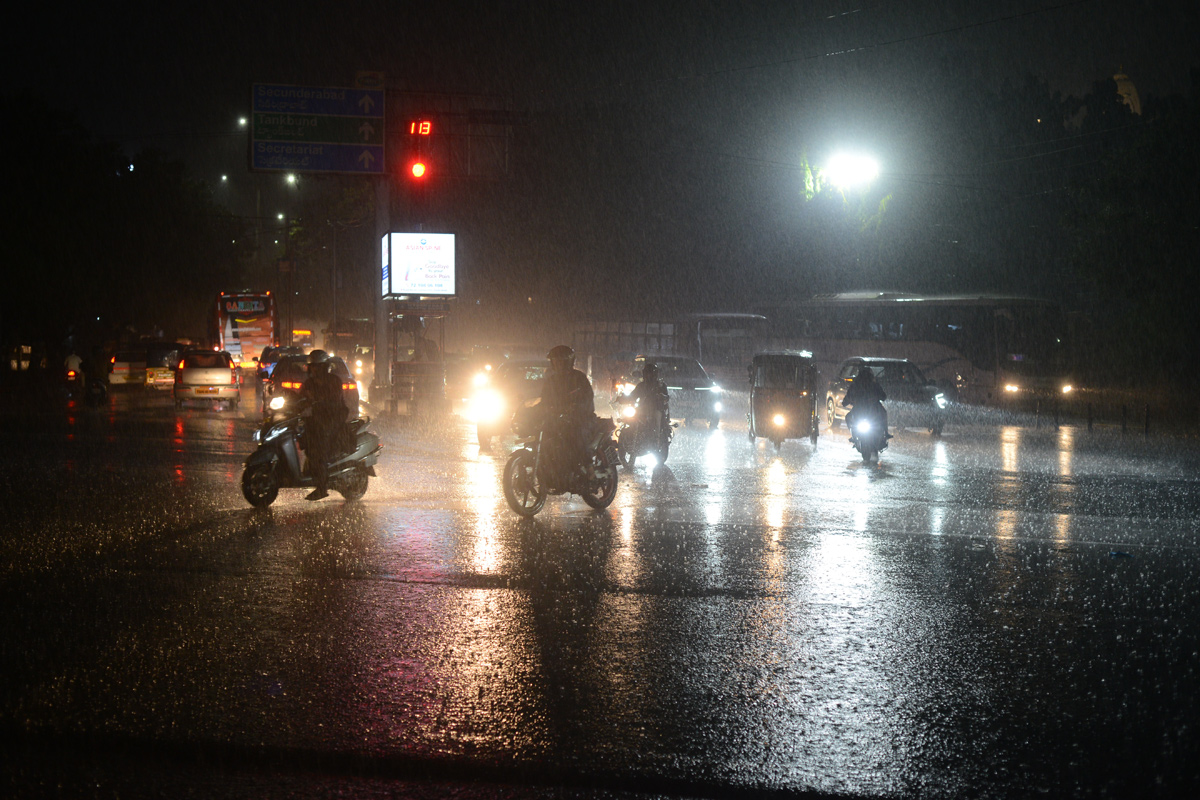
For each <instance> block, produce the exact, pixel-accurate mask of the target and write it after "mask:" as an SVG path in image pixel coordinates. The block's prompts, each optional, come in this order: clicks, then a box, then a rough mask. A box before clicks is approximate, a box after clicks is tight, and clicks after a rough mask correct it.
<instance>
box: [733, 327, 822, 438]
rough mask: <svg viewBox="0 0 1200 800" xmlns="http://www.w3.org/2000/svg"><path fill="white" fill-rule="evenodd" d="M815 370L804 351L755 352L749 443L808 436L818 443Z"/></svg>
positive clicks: (810, 358) (751, 384)
mask: <svg viewBox="0 0 1200 800" xmlns="http://www.w3.org/2000/svg"><path fill="white" fill-rule="evenodd" d="M817 389H818V377H817V368H816V366H814V365H813V361H812V354H811V353H809V352H807V351H804V350H775V351H770V352H765V353H757V354H756V355H755V356H754V358H753V360H752V361H751V362H750V413H749V414H747V415H746V417H747V421H748V422H749V434H750V441H751V442H755V441H757V440H758V437H760V436H761V437H763V438H766V439H770V440H771V441H772V442H774V443H775V449H776V450H778V449H780V448H781V447H783V441H784V440H785V439H801V438H804V437H806V436H807V437H808V438H809V439H810V440H811V441H812V443H813V444H814V445H816V443H817V399H818V398H817V394H818V391H817Z"/></svg>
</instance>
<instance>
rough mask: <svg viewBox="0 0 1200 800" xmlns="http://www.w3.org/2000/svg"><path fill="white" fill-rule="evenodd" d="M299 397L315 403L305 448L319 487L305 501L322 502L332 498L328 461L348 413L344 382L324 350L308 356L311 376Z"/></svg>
mask: <svg viewBox="0 0 1200 800" xmlns="http://www.w3.org/2000/svg"><path fill="white" fill-rule="evenodd" d="M300 396H301V397H304V398H307V399H308V400H310V401H311V402H312V416H311V418H310V419H309V421H308V424H307V425H306V426H305V428H304V449H305V451H306V452H307V453H308V465H309V466H308V468H309V471H310V472H311V474H312V478H313V485H314V486H315V487H316V488H314V489H313V490H312V491H311V492H309V494H308V496H307V497H305V498H304V499H305V500H320V499H321V498H323V497H328V496H329V458H330V456H331V455H333V451H334V448H335V446H336V443H337V441H338V438H339V433H340V431H341V429H342V426H343V425H345V423H346V416H347V415H348V414H349V409H347V408H346V402H345V400H344V399H343V398H342V381H341V379H340V378H338V376H337V375H334V374H333V373H332V372H331V371H330V356H329V354H328V353H326V352H325V351H324V350H313V351H312V352H311V353H309V354H308V377H307V378H306V379H305V380H304V383H303V384H302V385H301V387H300Z"/></svg>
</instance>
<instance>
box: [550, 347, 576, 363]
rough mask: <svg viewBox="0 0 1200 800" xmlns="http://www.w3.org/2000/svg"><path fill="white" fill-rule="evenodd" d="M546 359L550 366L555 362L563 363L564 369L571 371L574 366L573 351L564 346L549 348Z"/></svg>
mask: <svg viewBox="0 0 1200 800" xmlns="http://www.w3.org/2000/svg"><path fill="white" fill-rule="evenodd" d="M546 358H548V359H550V364H551V366H554V365H555V362H557V361H562V362H565V363H566V367H565V369H571V368H572V367H574V366H575V351H574V350H572V349H571V348H570V347H567V346H566V345H565V344H560V345H558V346H556V347H551V348H550V352H549V353H546Z"/></svg>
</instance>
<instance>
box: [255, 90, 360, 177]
mask: <svg viewBox="0 0 1200 800" xmlns="http://www.w3.org/2000/svg"><path fill="white" fill-rule="evenodd" d="M383 100H384V93H383V90H382V89H354V88H349V87H337V86H328V87H314V86H288V85H284V84H267V83H256V84H254V87H253V97H252V102H251V108H252V111H253V116H252V120H253V122H252V126H251V132H250V168H251V169H259V170H281V171H288V172H358V173H367V174H379V173H382V172H383V170H384V157H383V156H384V153H383V142H384V136H383V133H384V131H383Z"/></svg>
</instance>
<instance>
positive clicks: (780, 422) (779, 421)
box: [771, 414, 787, 428]
mask: <svg viewBox="0 0 1200 800" xmlns="http://www.w3.org/2000/svg"><path fill="white" fill-rule="evenodd" d="M771 421H772V422H774V423H775V425H776V426H777V427H780V428H782V427H783V426H784V425H786V424H787V417H785V416H784V415H783V414H776V415H775V416H773V417H771Z"/></svg>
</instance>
